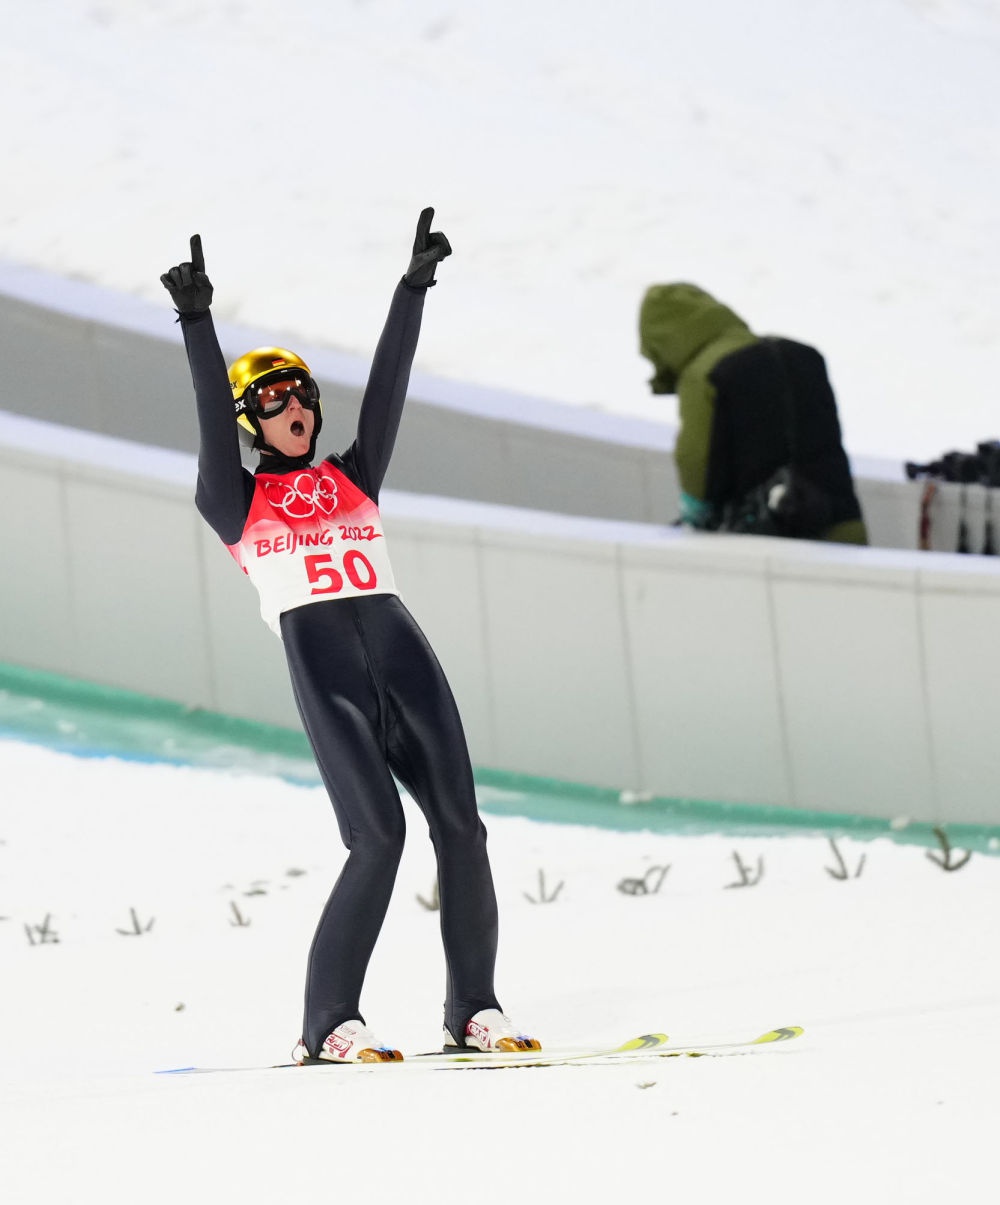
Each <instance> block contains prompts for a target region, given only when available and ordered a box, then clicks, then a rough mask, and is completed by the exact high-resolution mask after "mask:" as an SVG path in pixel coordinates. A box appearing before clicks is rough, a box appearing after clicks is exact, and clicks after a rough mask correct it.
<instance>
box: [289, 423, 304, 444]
mask: <svg viewBox="0 0 1000 1205" xmlns="http://www.w3.org/2000/svg"><path fill="white" fill-rule="evenodd" d="M289 430H290V431H291V433H292V434H293V435H294V436H295V437H296V439H300V438H301V437H302V436H303V435H305V433H306V425H305V423H303V422H300V420H299V419H296V420H295V422H293V423H292V425H291V427H290V428H289Z"/></svg>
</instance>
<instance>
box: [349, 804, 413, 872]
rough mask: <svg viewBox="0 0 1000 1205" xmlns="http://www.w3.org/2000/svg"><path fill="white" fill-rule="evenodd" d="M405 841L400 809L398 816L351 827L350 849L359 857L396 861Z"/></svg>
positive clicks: (404, 822)
mask: <svg viewBox="0 0 1000 1205" xmlns="http://www.w3.org/2000/svg"><path fill="white" fill-rule="evenodd" d="M405 843H406V819H405V817H404V816H403V811H402V809H400V811H399V815H398V816H393V817H392V818H391V819H388V818H386V819H381V820H380V821H379V822H378V823H376V824H366V825H364V826H363V827H360V828H355V827H352V829H351V843H350V850H351V853H352V854H356V855H357V856H359V857H370V858H375V859H377V860H378V861H380V862H385V861H394V862H398V861H399V859H400V858H401V857H402V855H403V846H404V844H405Z"/></svg>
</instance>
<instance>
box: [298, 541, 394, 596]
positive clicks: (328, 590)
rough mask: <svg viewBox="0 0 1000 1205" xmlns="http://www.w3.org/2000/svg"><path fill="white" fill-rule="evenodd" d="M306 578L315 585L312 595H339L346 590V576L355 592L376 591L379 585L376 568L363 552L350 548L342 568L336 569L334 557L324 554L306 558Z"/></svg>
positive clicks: (345, 555)
mask: <svg viewBox="0 0 1000 1205" xmlns="http://www.w3.org/2000/svg"><path fill="white" fill-rule="evenodd" d="M305 566H306V576H307V577H308V578H309V580H310V581H311V582H312V583H313V588H312V590H311V591H310V593H312V594H339V593H340V591H341V590H343V588H344V575H346V577H347V580H348V581H349V582H350V583H351V585H352V586H353V587H354V588H355V590H374V589H375V587H376V586H377V585H378V574H377V573H376V572H375V567H374V565H372V563H371V561H370V560H369V559H368V558H367V557H366V556H365V554H364V553H363V552H359V551H358V550H357V549H356V548H349V549H348V550H347V552H345V553H344V556H343V560H342V561H341V568H342V569H343V571H344V575H342V574H341V573H340V571H339V570H337V569H335V568H334V565H333V557H332V556H331V554H330V553H328V552H324V553H320V554H319V555H317V556H307V557H306V558H305Z"/></svg>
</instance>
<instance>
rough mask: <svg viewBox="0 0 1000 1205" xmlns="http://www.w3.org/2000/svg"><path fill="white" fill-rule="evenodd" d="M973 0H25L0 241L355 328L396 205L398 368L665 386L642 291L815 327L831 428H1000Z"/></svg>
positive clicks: (340, 331)
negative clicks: (702, 294) (182, 274)
mask: <svg viewBox="0 0 1000 1205" xmlns="http://www.w3.org/2000/svg"><path fill="white" fill-rule="evenodd" d="M998 67H1000V5H998V3H997V0H810V3H809V4H807V5H804V4H801V3H799V2H798V0H758V2H757V3H755V4H754V5H752V6H747V5H742V4H738V3H736V2H735V0H704V2H703V3H701V4H698V5H692V4H688V3H683V4H682V3H679V2H678V0H655V2H654V0H626V2H625V3H623V4H619V5H616V6H615V7H614V8H613V9H609V8H608V6H607V5H605V4H602V3H598V2H597V0H503V3H499V4H493V5H472V4H461V3H458V2H457V0H429V2H425V3H421V4H419V5H414V4H407V3H406V2H405V0H353V2H348V0H282V3H280V4H279V3H277V0H230V2H228V3H226V4H219V5H193V4H190V3H188V2H187V0H158V2H157V3H155V4H145V5H136V4H134V3H131V2H130V0H48V2H46V3H43V4H35V5H27V4H17V5H15V4H13V3H9V4H7V5H6V7H5V11H4V22H3V38H2V40H0V103H2V109H3V112H4V113H6V114H16V119H11V120H6V121H4V122H3V123H0V156H2V161H3V163H4V165H5V171H4V180H5V183H4V188H3V189H2V190H0V256H3V257H5V258H7V259H9V260H12V261H15V262H21V263H26V264H30V265H34V266H38V267H42V268H46V269H50V270H52V271H54V272H57V273H64V274H67V275H70V276H78V277H82V278H85V279H89V280H95V281H98V282H100V283H102V284H105V285H108V286H111V287H113V288H116V289H120V290H122V291H124V292H126V293H133V294H136V295H139V296H143V297H146V298H153V299H156V300H157V301H158V302H159V301H162V302H163V303H164V306H165V310H164V322H165V324H167V323H169V312H168V309H167V301H166V297H165V295H162V293H161V289H160V285H159V282H158V277H159V274H160V272H162V271H163V270H164V269H165V268H166V267H168V266H169V265H170V264H171V263H173V262H176V261H177V260H178V259H180V258H183V257H184V255H185V254H186V249H187V239H188V235H189V234H190V233H191V232H192V231H194V230H196V229H197V230H199V231H201V233H202V235H203V237H204V240H205V248H206V254H207V258H208V266H209V269H210V272H211V274H212V276H213V279H214V281H215V283H216V286H217V312H218V313H219V314H220V315H221V316H222V317H225V318H229V319H234V320H239V321H241V322H246V323H249V324H251V325H254V326H257V327H263V328H265V329H273V330H274V332H275V336H276V337H279V336H280V337H282V338H286V339H287V340H288V341H294V339H295V338H296V337H298V338H300V339H302V340H308V341H309V342H319V343H326V344H329V345H332V346H337V347H342V348H345V349H349V350H354V351H359V352H361V353H363V354H368V353H370V351H371V348H372V342H373V340H374V338H375V337H376V335H377V333H378V331H379V329H380V325H381V320H382V317H383V313H384V309H385V304H386V301H387V298H388V294H389V292H390V290H391V287H392V284H393V282H394V281H395V280H396V279H398V276H399V274H400V272H401V270H402V268H403V267H404V266H405V263H406V261H407V250H408V243H409V240H410V238H411V237H412V228H413V225H414V221H415V218H416V214H417V212H418V211H419V209H420V208H421V207H422V206H423V205H425V204H433V205H435V206H436V207H437V209H438V214H439V221H440V225H441V226H442V228H444V229H446V230H447V232H448V234H449V236H450V238H451V240H452V242H453V245H454V247H455V255H454V257H453V259H452V260H450V261H449V262H448V264H447V265H445V267H444V268H443V269H442V272H441V281H442V287H441V288H439V289H437V290H435V294H434V296H433V298H432V301H433V305H432V306H431V308H430V312H429V314H428V319H427V321H426V323H425V328H424V334H423V336H422V341H421V345H420V352H419V357H418V367H420V368H422V369H424V370H426V371H430V372H436V373H440V374H444V375H446V376H450V377H453V378H457V379H460V380H469V381H475V382H482V383H487V384H492V385H497V386H502V387H506V388H512V389H516V390H519V391H522V392H527V393H535V394H539V395H543V396H550V397H553V398H556V399H558V400H562V401H565V402H567V403H571V404H575V405H582V406H591V407H600V408H602V409H607V410H611V411H620V412H628V413H637V414H646V415H653V416H657V417H660V418H663V419H664V420H665V421H666V420H672V419H673V417H674V403H673V401H672V400H670V399H655V400H654V399H652V398H650V397H649V396H648V394H647V391H646V386H645V380H646V377H647V376H648V375H649V374H648V371H647V366H646V364H645V362H644V361H642V359H641V358H640V357H639V355H638V353H637V350H636V336H635V316H636V310H637V307H638V303H639V299H640V297H641V294H642V291H643V290H644V288H645V287H646V285H647V284H649V283H651V282H653V281H657V280H667V279H685V278H686V279H693V280H695V281H696V282H698V283H700V284H702V285H703V286H704V287H706V288H708V289H710V290H711V291H714V292H716V293H717V294H718V295H719V296H720V297H722V298H723V299H724V300H726V301H727V302H729V303H730V304H731V305H732V306H733V307H734V308H735V309H737V310H738V311H739V312H741V313H742V314H744V316H745V317H746V318H747V320H748V321H749V322H750V323H751V324H752V325H753V326H754V327H755V328H756V329H758V330H762V331H778V332H781V333H786V334H790V335H793V336H795V337H798V338H802V339H805V340H809V341H813V342H815V343H816V344H817V345H819V346H820V347H821V349H822V350H823V351H824V352H825V354H826V355H827V358H828V361H829V364H830V367H831V371H832V375H833V379H834V383H835V386H836V388H837V391H838V396H839V400H840V404H841V412H842V418H843V422H844V427H845V432H846V439H847V443H848V446H849V448H850V450H851V451H852V452H853V453H854V454H856V455H862V454H872V455H886V456H891V457H893V458H896V459H902V458H904V457H913V458H923V457H929V456H932V455H934V454H937V453H939V452H942V451H944V450H946V449H948V448H951V447H956V446H961V447H969V446H971V445H972V444H973V443H974V442H975V441H976V440H979V439H984V438H991V437H996V436H998V435H1000V420H998V419H997V417H996V405H995V400H994V393H995V390H994V385H993V382H994V379H995V376H996V371H997V364H998V360H1000V334H998V330H997V326H996V322H995V314H996V313H997V311H998V309H1000V284H998V281H1000V239H998V238H997V225H996V216H995V197H996V192H997V182H998V168H997V166H996V165H997V150H998V130H1000V111H998V106H997V103H996V93H995V79H996V76H997V72H998Z"/></svg>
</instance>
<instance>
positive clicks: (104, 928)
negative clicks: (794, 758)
mask: <svg viewBox="0 0 1000 1205" xmlns="http://www.w3.org/2000/svg"><path fill="white" fill-rule="evenodd" d="M0 767H2V771H3V780H4V803H3V810H2V812H0V917H2V918H3V919H2V920H0V959H2V965H3V968H4V978H3V982H4V990H3V992H2V993H0V1065H2V1066H3V1069H4V1071H3V1080H2V1084H0V1130H2V1133H3V1148H4V1154H3V1175H2V1180H3V1199H4V1202H5V1203H6V1205H42V1203H43V1202H49V1201H54V1200H73V1201H78V1202H81V1203H85V1205H90V1203H91V1202H93V1203H94V1205H136V1203H137V1202H142V1205H161V1203H163V1205H167V1203H168V1202H169V1203H171V1205H174V1203H176V1202H177V1201H187V1202H193V1203H195V1205H201V1203H202V1202H204V1203H205V1205H217V1203H219V1202H230V1201H231V1202H240V1203H242V1205H258V1203H260V1205H264V1203H267V1205H273V1202H275V1201H297V1202H317V1203H319V1202H324V1203H325V1202H329V1201H331V1200H338V1201H350V1202H355V1203H357V1202H395V1201H405V1202H415V1203H424V1202H427V1203H434V1205H442V1203H450V1202H455V1203H459V1202H465V1201H468V1200H470V1199H474V1200H476V1201H480V1202H485V1203H488V1205H493V1203H494V1202H495V1203H496V1205H509V1203H510V1202H512V1201H525V1202H540V1203H545V1202H549V1201H552V1200H553V1199H563V1200H580V1201H651V1200H658V1199H661V1198H663V1199H670V1200H676V1201H685V1202H694V1201H698V1202H731V1201H736V1200H746V1199H751V1200H766V1201H768V1202H770V1203H772V1205H799V1203H800V1202H801V1201H803V1200H809V1201H810V1202H811V1203H812V1205H841V1203H842V1202H843V1201H844V1200H851V1201H856V1202H863V1203H865V1205H868V1203H871V1205H885V1203H886V1202H890V1201H891V1202H905V1203H906V1205H923V1203H924V1202H927V1203H928V1205H931V1203H934V1205H937V1203H938V1202H940V1201H941V1200H955V1201H986V1200H991V1199H992V1194H993V1187H994V1185H995V1135H996V1127H997V1123H998V1121H1000V1110H998V1107H997V1093H996V1084H997V1082H998V1079H1000V1047H998V1044H997V1042H996V1041H995V1032H996V1022H997V1016H998V1009H1000V969H998V967H1000V963H998V960H997V958H996V957H995V944H996V943H995V914H996V899H997V892H998V889H1000V860H998V859H996V858H994V857H988V856H983V855H980V854H974V855H973V856H972V858H971V860H970V861H969V862H968V863H967V864H966V865H965V866H964V867H963V868H962V869H961V870H957V871H954V872H952V873H947V872H945V871H943V870H942V869H940V867H939V866H937V865H935V864H934V863H933V862H932V861H931V859H930V858H929V857H928V856H927V854H928V851H926V850H923V849H921V848H919V847H917V846H906V845H896V844H893V843H891V842H888V841H882V840H879V841H874V842H871V843H867V844H864V843H859V842H855V841H848V840H838V841H837V844H836V852H835V850H834V848H833V847H832V846H831V844H830V842H829V841H828V840H827V839H826V838H825V837H823V836H822V835H821V834H819V835H816V836H814V837H807V836H803V837H784V838H757V839H754V838H743V837H741V838H732V837H721V836H702V837H672V836H665V835H652V834H649V833H642V832H635V833H615V832H609V831H606V830H605V831H601V830H598V829H588V828H583V827H576V826H573V825H546V824H539V823H534V822H531V821H528V820H522V819H517V818H513V817H499V816H487V818H486V819H487V825H488V828H489V832H490V847H491V856H492V861H493V868H494V876H495V879H496V884H497V894H498V898H499V903H500V912H501V948H500V959H499V965H498V989H499V993H500V999H501V1001H502V1003H503V1005H504V1007H505V1008H506V1009H507V1010H508V1011H509V1012H510V1013H511V1014H512V1015H513V1016H514V1018H515V1019H516V1020H517V1021H518V1022H519V1023H520V1024H521V1025H522V1026H524V1027H526V1028H527V1029H529V1030H530V1031H531V1032H533V1033H536V1034H538V1035H539V1036H540V1037H541V1039H542V1040H543V1042H544V1043H545V1045H546V1046H550V1047H559V1046H567V1045H575V1044H578V1043H586V1042H596V1043H601V1044H604V1043H608V1044H617V1043H618V1042H621V1041H622V1040H624V1039H626V1038H629V1037H632V1036H634V1035H637V1034H641V1033H646V1032H651V1031H666V1032H668V1033H669V1034H671V1035H672V1036H673V1037H674V1038H675V1039H676V1040H678V1041H681V1042H685V1041H688V1040H692V1041H698V1040H702V1041H703V1040H706V1039H713V1038H714V1039H720V1038H726V1037H734V1038H739V1037H753V1036H755V1035H756V1034H758V1033H760V1032H762V1031H764V1030H768V1029H771V1028H773V1027H775V1026H779V1025H792V1024H797V1025H802V1026H804V1027H805V1030H806V1033H805V1036H804V1037H803V1038H801V1039H799V1040H798V1041H797V1042H793V1043H790V1044H789V1045H788V1046H785V1047H782V1046H778V1047H771V1048H767V1049H764V1050H762V1051H760V1052H758V1053H754V1054H751V1055H743V1056H736V1057H728V1058H713V1059H707V1058H703V1059H690V1060H680V1059H670V1060H661V1061H659V1062H650V1063H642V1064H628V1065H624V1066H591V1067H586V1066H583V1067H563V1068H548V1069H535V1070H529V1069H509V1070H504V1071H501V1072H497V1073H484V1072H480V1071H468V1070H463V1071H432V1070H428V1069H425V1068H421V1067H420V1066H419V1065H417V1064H414V1063H410V1064H406V1063H404V1064H403V1065H402V1066H392V1065H389V1066H376V1067H371V1068H360V1067H343V1068H341V1067H332V1068H328V1069H327V1068H320V1069H303V1070H299V1069H291V1070H258V1071H247V1072H236V1073H231V1074H221V1075H207V1076H194V1075H175V1076H168V1075H157V1074H155V1072H157V1071H159V1070H163V1069H167V1068H174V1067H180V1066H188V1065H190V1064H200V1065H216V1066H219V1065H221V1066H228V1065H251V1066H253V1065H259V1066H262V1067H267V1066H268V1065H269V1064H271V1063H275V1062H282V1061H285V1060H286V1059H287V1057H288V1053H289V1051H290V1050H291V1048H292V1046H293V1045H294V1043H295V1041H296V1039H297V1038H298V1036H299V1032H300V1018H301V992H302V982H303V970H304V962H305V956H306V951H307V949H308V944H309V940H310V938H311V935H312V930H313V927H314V924H315V921H316V919H317V917H318V915H319V911H320V909H321V907H322V905H323V902H324V900H325V898H326V895H327V893H328V891H329V889H330V887H331V886H332V884H333V882H334V880H335V878H336V876H337V873H338V871H339V868H340V866H341V864H342V861H343V857H344V851H343V849H342V848H341V846H340V843H339V838H338V835H337V829H336V824H335V822H334V819H333V815H332V812H331V810H330V808H329V804H328V803H327V800H326V797H325V795H324V793H323V791H322V790H321V789H320V788H306V787H294V786H291V785H289V784H287V783H283V782H282V781H280V780H278V779H273V778H266V777H254V776H251V775H235V774H229V773H224V772H219V771H209V770H202V769H195V768H190V767H176V766H163V765H144V764H137V763H131V762H123V761H116V760H110V759H103V760H102V759H99V758H92V759H77V758H75V757H72V756H69V755H67V754H62V753H55V752H52V751H51V750H48V749H45V748H41V747H36V746H32V745H26V744H21V743H18V742H15V741H11V740H6V741H0ZM406 811H407V818H408V821H409V837H408V841H407V847H406V853H405V855H404V860H403V865H402V867H401V870H400V875H399V879H398V882H397V887H396V892H395V895H394V897H393V903H392V905H391V907H390V912H389V917H388V919H387V922H386V925H385V928H384V930H383V932H382V936H381V939H380V942H379V945H378V946H377V948H376V952H375V957H374V959H373V961H372V964H371V968H370V972H369V976H368V980H367V984H366V990H365V995H364V998H363V1006H364V1011H365V1016H366V1019H367V1020H368V1022H369V1024H370V1025H371V1026H372V1027H373V1028H375V1030H376V1031H377V1032H378V1033H379V1034H380V1035H381V1036H382V1037H383V1038H384V1039H385V1040H387V1041H391V1042H393V1043H394V1044H397V1045H399V1046H400V1047H402V1049H403V1050H404V1051H408V1052H413V1051H419V1050H427V1049H430V1048H433V1047H434V1046H435V1045H436V1044H437V1043H438V1042H439V1040H440V1023H441V1004H442V999H443V990H444V988H443V985H444V965H443V958H442V953H441V944H440V939H439V935H438V914H437V913H436V912H434V911H432V910H429V909H428V908H427V907H426V906H425V904H427V903H431V902H432V900H433V882H434V864H433V859H432V855H431V850H430V845H429V842H428V840H427V835H426V829H425V826H424V824H423V822H422V820H421V818H420V816H419V813H418V812H417V810H416V808H415V806H414V805H413V804H412V803H411V802H410V801H408V800H407V801H406ZM838 854H839V859H838ZM840 860H842V866H843V869H844V870H845V871H846V873H847V876H848V877H846V878H842V879H841V878H834V877H833V875H832V874H830V873H828V871H834V870H837V871H839V870H840V869H841V861H840ZM739 864H741V865H742V866H743V868H744V869H745V871H746V874H745V875H744V873H743V872H741V870H740V869H739ZM664 868H667V869H666V872H665V874H664V873H663V871H664ZM760 872H762V873H760ZM758 874H760V878H759V881H758V882H756V885H748V886H737V885H736V884H739V883H741V882H742V881H743V880H744V878H746V879H748V880H749V881H751V882H752V881H753V880H754V879H756V878H757V877H758ZM640 878H641V879H645V881H646V882H647V883H648V884H649V885H650V887H651V888H652V887H655V886H656V884H657V883H659V884H660V886H659V890H650V891H648V892H647V893H646V894H626V892H624V891H622V890H620V888H619V885H620V884H621V883H622V882H623V880H627V879H632V880H635V879H640ZM552 897H554V898H552ZM544 901H548V902H544Z"/></svg>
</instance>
